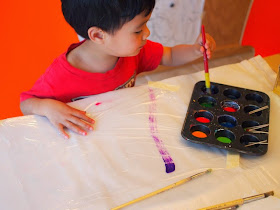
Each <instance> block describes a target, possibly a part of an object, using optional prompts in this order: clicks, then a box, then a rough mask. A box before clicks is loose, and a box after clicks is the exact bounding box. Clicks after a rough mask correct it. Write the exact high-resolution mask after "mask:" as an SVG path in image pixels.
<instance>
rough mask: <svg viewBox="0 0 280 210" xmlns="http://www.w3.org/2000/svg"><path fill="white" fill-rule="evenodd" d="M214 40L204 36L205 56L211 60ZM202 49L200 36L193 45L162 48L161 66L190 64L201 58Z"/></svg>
mask: <svg viewBox="0 0 280 210" xmlns="http://www.w3.org/2000/svg"><path fill="white" fill-rule="evenodd" d="M215 47H216V43H215V40H214V39H213V38H212V37H211V36H210V35H209V34H206V44H205V49H206V54H207V57H208V58H211V55H212V51H213V50H214V49H215ZM203 52H204V48H203V46H202V39H201V35H200V36H199V37H198V38H197V40H196V42H195V43H194V44H193V45H186V44H182V45H176V46H174V47H165V46H164V47H163V56H162V59H161V63H160V64H161V65H165V66H178V65H183V64H186V63H188V62H191V61H193V60H195V59H197V58H200V57H202V56H203Z"/></svg>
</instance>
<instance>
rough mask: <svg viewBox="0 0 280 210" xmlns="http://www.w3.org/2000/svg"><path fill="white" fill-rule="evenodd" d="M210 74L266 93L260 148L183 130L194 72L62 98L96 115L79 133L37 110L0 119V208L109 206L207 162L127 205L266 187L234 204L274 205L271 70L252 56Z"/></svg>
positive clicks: (183, 202) (175, 202) (192, 204)
mask: <svg viewBox="0 0 280 210" xmlns="http://www.w3.org/2000/svg"><path fill="white" fill-rule="evenodd" d="M210 78H211V81H213V82H217V83H222V84H227V85H232V86H237V87H242V88H248V89H254V90H258V91H262V92H265V93H266V94H268V95H269V97H270V100H271V101H270V103H271V107H270V126H269V146H268V152H267V153H266V154H265V155H263V156H249V155H244V154H241V155H240V157H239V154H238V153H232V152H227V151H226V150H223V149H218V148H215V147H208V146H206V145H201V144H195V143H191V142H188V141H186V140H184V139H183V138H182V137H181V129H182V125H183V122H184V119H185V115H186V112H187V108H188V103H189V100H190V97H191V94H192V91H193V87H194V84H195V83H196V82H198V81H200V80H203V79H204V73H203V71H200V72H197V73H193V74H189V75H182V76H177V77H172V78H169V79H165V80H162V81H157V82H149V84H146V85H142V86H138V87H134V88H127V89H122V90H118V91H112V92H108V93H105V94H100V95H96V96H91V97H89V98H86V99H83V100H80V101H76V102H73V103H70V105H71V106H73V107H76V108H79V109H82V110H86V111H87V112H88V113H89V115H91V116H92V117H93V118H94V119H95V120H96V124H95V130H94V131H92V132H89V133H88V135H87V136H81V135H78V134H75V133H73V132H70V135H71V138H70V139H69V140H66V139H63V138H62V137H60V136H59V135H58V133H57V131H56V130H55V129H54V127H52V125H51V124H50V123H49V122H48V120H47V119H46V118H44V117H41V116H34V115H30V116H23V117H16V118H9V119H6V120H2V121H0V166H1V173H0V186H1V188H0V209H20V210H27V209H28V210H29V209H32V210H33V209H34V210H38V209H40V210H47V209H48V210H49V209H59V210H61V209H62V210H66V209H67V210H68V209H69V210H70V209H73V210H74V209H83V210H85V209H98V210H99V209H110V208H113V207H116V206H118V205H120V204H123V203H126V202H128V201H131V200H133V199H136V198H138V197H140V196H143V195H145V194H148V193H150V192H152V191H155V190H158V189H160V188H163V187H165V186H167V185H169V184H172V183H174V182H177V181H179V180H181V179H184V178H186V177H189V176H191V175H194V174H196V173H198V172H201V171H204V170H207V169H208V168H211V169H213V171H212V172H211V173H209V174H207V175H203V176H201V177H198V178H197V179H194V180H192V181H190V182H188V183H185V184H183V185H180V186H178V187H175V188H173V189H171V190H168V191H166V192H164V193H160V194H158V195H156V196H153V197H151V198H148V199H145V200H143V201H140V202H137V203H135V204H132V205H130V206H128V207H126V208H125V209H197V208H202V207H207V206H211V205H214V204H218V203H222V202H226V201H231V200H235V199H238V198H243V197H247V196H251V195H255V194H259V193H264V192H267V191H271V190H273V191H274V193H275V196H270V197H268V198H265V199H261V200H258V201H255V202H251V203H248V204H244V205H243V206H241V208H240V209H280V199H279V195H280V169H279V160H280V152H279V151H280V137H279V130H278V129H279V119H280V111H279V108H280V97H279V96H277V95H276V94H274V93H273V92H272V89H273V84H274V81H275V78H276V74H275V73H274V72H273V71H272V70H271V68H270V67H269V66H268V64H267V63H266V62H265V61H264V59H263V58H262V57H260V56H257V57H254V58H251V59H250V60H244V61H242V62H240V63H236V64H231V65H225V66H221V67H217V68H212V69H210ZM174 165H175V170H174V171H173V172H169V173H167V172H166V171H167V170H171V169H172V166H174ZM170 167H171V168H170ZM171 171H172V170H171Z"/></svg>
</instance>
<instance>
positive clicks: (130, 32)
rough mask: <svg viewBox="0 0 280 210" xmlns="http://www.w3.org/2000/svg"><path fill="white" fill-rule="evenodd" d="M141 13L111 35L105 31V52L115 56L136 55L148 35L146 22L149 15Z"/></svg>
mask: <svg viewBox="0 0 280 210" xmlns="http://www.w3.org/2000/svg"><path fill="white" fill-rule="evenodd" d="M144 14H145V13H144V12H143V13H141V14H139V15H137V16H136V17H135V18H133V19H132V20H131V21H129V22H126V23H125V24H124V25H123V26H122V28H121V29H119V30H118V31H116V32H115V33H114V34H113V35H112V34H108V33H106V39H105V48H106V52H107V53H108V54H110V55H113V56H116V57H128V56H135V55H137V54H138V53H139V52H140V50H141V49H142V47H143V46H144V45H145V44H146V39H147V38H148V36H149V35H150V30H149V29H148V27H147V25H146V24H147V22H148V20H149V19H150V17H151V14H149V15H148V16H145V15H144Z"/></svg>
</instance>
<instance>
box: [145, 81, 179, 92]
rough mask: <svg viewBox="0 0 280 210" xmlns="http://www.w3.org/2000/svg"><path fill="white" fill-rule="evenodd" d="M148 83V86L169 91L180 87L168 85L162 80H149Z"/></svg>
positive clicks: (175, 90)
mask: <svg viewBox="0 0 280 210" xmlns="http://www.w3.org/2000/svg"><path fill="white" fill-rule="evenodd" d="M148 85H149V87H153V88H159V89H163V90H169V91H173V92H177V91H178V90H179V89H180V87H179V86H177V85H168V84H165V83H163V82H153V81H149V82H148Z"/></svg>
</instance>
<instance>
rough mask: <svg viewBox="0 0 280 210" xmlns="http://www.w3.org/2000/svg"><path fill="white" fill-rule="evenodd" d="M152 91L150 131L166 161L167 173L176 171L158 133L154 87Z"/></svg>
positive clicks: (150, 90)
mask: <svg viewBox="0 0 280 210" xmlns="http://www.w3.org/2000/svg"><path fill="white" fill-rule="evenodd" d="M149 92H150V100H151V104H150V106H149V125H150V133H151V136H152V138H153V139H154V142H155V143H156V146H157V148H158V151H159V153H160V154H161V157H162V159H163V161H164V163H165V171H166V173H170V172H173V171H175V164H174V162H173V159H172V157H171V156H170V154H169V153H168V151H167V149H166V148H165V146H164V144H163V141H162V140H161V139H160V138H159V137H158V136H157V135H158V129H157V119H156V116H155V115H154V114H155V113H156V108H157V107H156V97H155V94H154V91H153V89H151V88H149Z"/></svg>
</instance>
